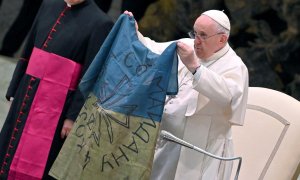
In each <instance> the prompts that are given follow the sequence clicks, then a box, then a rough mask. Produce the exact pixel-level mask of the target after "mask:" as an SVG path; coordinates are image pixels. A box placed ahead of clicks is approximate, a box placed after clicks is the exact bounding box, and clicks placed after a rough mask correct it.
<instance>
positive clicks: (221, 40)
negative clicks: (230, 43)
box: [220, 34, 228, 43]
mask: <svg viewBox="0 0 300 180" xmlns="http://www.w3.org/2000/svg"><path fill="white" fill-rule="evenodd" d="M227 39H228V37H227V36H226V35H225V34H222V35H221V38H220V43H226V42H227Z"/></svg>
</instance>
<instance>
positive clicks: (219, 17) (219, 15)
mask: <svg viewBox="0 0 300 180" xmlns="http://www.w3.org/2000/svg"><path fill="white" fill-rule="evenodd" d="M201 15H206V16H208V17H210V18H212V19H213V20H214V21H216V22H217V23H219V24H220V25H221V26H223V27H224V28H226V29H228V30H229V31H230V21H229V18H228V17H227V15H226V14H225V13H224V12H223V11H219V10H208V11H205V12H204V13H202V14H201Z"/></svg>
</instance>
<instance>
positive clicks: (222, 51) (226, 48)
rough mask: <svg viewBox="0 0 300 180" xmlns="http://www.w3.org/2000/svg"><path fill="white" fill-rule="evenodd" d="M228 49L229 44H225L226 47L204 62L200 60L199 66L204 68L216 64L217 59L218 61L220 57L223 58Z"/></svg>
mask: <svg viewBox="0 0 300 180" xmlns="http://www.w3.org/2000/svg"><path fill="white" fill-rule="evenodd" d="M229 48H230V46H229V44H228V43H226V45H225V46H224V47H223V48H222V49H220V50H219V51H218V52H216V53H214V54H213V55H211V56H210V57H209V58H207V59H205V60H200V61H201V64H202V65H203V66H205V67H208V66H210V65H211V64H213V63H214V62H216V61H217V60H218V59H220V58H221V57H222V56H224V55H225V54H226V53H227V52H228V50H229Z"/></svg>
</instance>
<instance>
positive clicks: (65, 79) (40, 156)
mask: <svg viewBox="0 0 300 180" xmlns="http://www.w3.org/2000/svg"><path fill="white" fill-rule="evenodd" d="M80 72H81V65H80V64H78V63H76V62H73V61H71V60H69V59H67V58H64V57H61V56H58V55H56V54H52V53H48V52H45V51H43V50H41V49H38V48H34V49H33V52H32V55H31V57H30V60H29V64H28V68H27V71H26V74H29V75H31V76H33V77H36V78H39V79H40V84H39V86H38V89H37V92H36V95H35V97H34V100H33V103H32V106H31V109H30V112H29V114H28V118H27V121H26V125H25V127H24V130H23V133H22V136H21V139H20V143H19V145H18V148H17V151H16V153H15V156H14V159H13V161H12V164H11V167H10V171H9V177H8V179H20V180H38V179H42V176H43V173H44V169H45V166H46V162H47V159H48V154H49V150H50V147H51V144H52V140H53V137H54V133H55V130H56V127H57V124H58V120H59V118H60V116H61V112H62V109H63V106H64V103H65V100H66V96H67V93H68V90H74V89H75V88H76V87H77V84H78V79H79V75H80Z"/></svg>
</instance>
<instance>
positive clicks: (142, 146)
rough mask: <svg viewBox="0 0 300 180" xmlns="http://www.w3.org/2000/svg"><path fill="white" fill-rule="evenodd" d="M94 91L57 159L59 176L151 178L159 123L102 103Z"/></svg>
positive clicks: (55, 174)
mask: <svg viewBox="0 0 300 180" xmlns="http://www.w3.org/2000/svg"><path fill="white" fill-rule="evenodd" d="M96 101H97V99H96V97H95V96H94V95H93V94H91V95H90V96H89V98H88V99H87V101H86V103H85V105H84V107H83V108H82V109H81V112H80V114H79V116H78V118H77V120H76V122H75V124H74V127H73V128H72V131H71V132H70V134H69V136H68V138H67V139H66V141H65V144H64V146H63V148H62V150H61V151H60V154H59V155H58V157H57V159H56V161H55V162H54V164H53V166H52V169H51V171H50V175H52V176H53V177H55V178H57V179H70V180H71V179H72V180H76V179H84V180H87V179H88V180H94V179H95V180H96V179H97V180H99V179H149V176H150V173H151V167H152V160H153V154H154V149H155V144H156V139H157V135H158V130H159V125H160V124H159V123H158V122H154V121H152V120H151V119H145V118H141V117H133V116H127V115H124V114H121V113H117V112H113V111H109V110H105V109H103V108H101V107H99V106H98V104H97V102H96Z"/></svg>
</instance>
